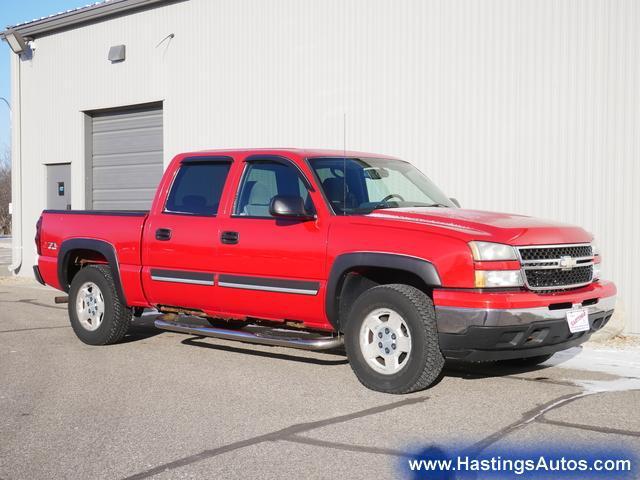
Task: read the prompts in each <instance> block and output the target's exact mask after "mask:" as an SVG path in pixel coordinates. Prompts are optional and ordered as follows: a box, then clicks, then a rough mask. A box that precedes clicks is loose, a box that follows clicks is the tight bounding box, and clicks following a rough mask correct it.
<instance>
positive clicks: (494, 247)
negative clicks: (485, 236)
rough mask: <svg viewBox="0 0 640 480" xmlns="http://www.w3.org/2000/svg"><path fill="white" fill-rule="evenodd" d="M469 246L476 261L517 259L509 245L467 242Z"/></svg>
mask: <svg viewBox="0 0 640 480" xmlns="http://www.w3.org/2000/svg"><path fill="white" fill-rule="evenodd" d="M469 248H471V253H472V254H473V259H474V260H475V261H476V262H490V261H492V260H517V259H518V257H517V256H516V250H515V248H513V247H512V246H511V245H504V244H502V243H492V242H475V241H474V242H469Z"/></svg>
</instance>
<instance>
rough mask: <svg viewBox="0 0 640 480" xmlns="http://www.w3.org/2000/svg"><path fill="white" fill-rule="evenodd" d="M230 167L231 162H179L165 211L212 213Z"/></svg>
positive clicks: (217, 202) (196, 213) (217, 203)
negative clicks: (178, 168)
mask: <svg viewBox="0 0 640 480" xmlns="http://www.w3.org/2000/svg"><path fill="white" fill-rule="evenodd" d="M230 168H231V162H194V163H185V164H183V165H182V166H181V167H180V170H178V173H177V175H176V178H175V180H174V181H173V185H172V186H171V191H170V192H169V196H168V198H167V203H166V205H165V212H168V213H182V214H185V215H205V216H213V215H216V214H217V213H218V208H219V206H220V198H221V197H222V190H223V188H224V184H225V182H226V180H227V176H228V175H229V169H230Z"/></svg>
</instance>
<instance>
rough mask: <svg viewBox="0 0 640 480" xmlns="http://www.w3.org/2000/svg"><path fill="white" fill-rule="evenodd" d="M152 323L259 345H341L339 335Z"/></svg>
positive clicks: (324, 347) (313, 347) (322, 347)
mask: <svg viewBox="0 0 640 480" xmlns="http://www.w3.org/2000/svg"><path fill="white" fill-rule="evenodd" d="M154 323H155V325H156V328H159V329H161V330H168V331H170V332H176V333H186V334H189V335H199V336H202V337H213V338H221V339H223V340H238V341H240V342H248V343H258V344H261V345H271V346H273V347H291V348H300V349H302V350H330V349H332V348H336V347H339V346H340V345H342V337H340V336H333V337H316V336H313V335H312V334H309V335H308V336H309V338H304V337H303V336H300V332H294V333H296V334H297V335H298V336H296V337H290V336H284V335H282V336H279V335H274V334H273V332H274V330H271V334H269V330H267V331H266V332H264V331H262V332H255V333H254V332H250V331H247V330H227V329H224V328H215V327H203V326H200V325H190V324H187V323H181V322H167V321H164V320H156V321H155V322H154ZM280 331H282V330H280Z"/></svg>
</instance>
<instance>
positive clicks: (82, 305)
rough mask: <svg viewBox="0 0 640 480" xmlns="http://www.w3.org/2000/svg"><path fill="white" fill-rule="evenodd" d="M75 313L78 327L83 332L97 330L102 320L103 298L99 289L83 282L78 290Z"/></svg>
mask: <svg viewBox="0 0 640 480" xmlns="http://www.w3.org/2000/svg"><path fill="white" fill-rule="evenodd" d="M76 313H77V314H78V320H79V321H80V325H82V328H84V329H85V330H89V331H93V330H97V329H98V328H99V327H100V325H102V320H103V318H104V297H103V296H102V292H101V291H100V288H99V287H98V286H97V285H96V284H95V283H93V282H85V283H83V284H82V286H81V287H80V289H79V290H78V296H77V297H76Z"/></svg>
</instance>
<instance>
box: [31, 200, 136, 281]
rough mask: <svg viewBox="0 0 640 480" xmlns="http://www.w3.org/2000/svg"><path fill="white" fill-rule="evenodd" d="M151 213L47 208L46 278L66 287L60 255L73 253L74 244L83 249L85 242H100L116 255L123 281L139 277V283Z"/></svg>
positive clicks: (42, 260)
mask: <svg viewBox="0 0 640 480" xmlns="http://www.w3.org/2000/svg"><path fill="white" fill-rule="evenodd" d="M148 213H149V212H147V211H141V210H45V211H43V212H42V217H41V222H42V224H41V228H40V231H41V235H42V238H41V241H40V245H41V252H40V259H39V262H38V263H39V266H40V273H41V275H42V279H43V280H44V281H45V282H46V283H47V284H49V285H53V286H55V287H57V288H60V289H62V290H66V285H61V284H60V278H59V277H60V272H58V256H59V255H66V254H69V245H70V244H73V249H82V247H83V242H84V243H87V242H95V241H100V242H103V243H104V244H105V248H107V249H108V250H112V251H113V254H114V255H116V257H117V258H116V261H117V265H118V268H119V270H120V272H119V274H120V277H121V280H122V283H123V284H125V283H127V284H128V283H129V282H130V281H133V280H135V282H136V283H138V284H139V283H140V281H139V272H140V265H141V255H142V249H141V241H142V232H143V229H144V225H145V221H146V219H147V216H148ZM65 242H67V243H66V244H65ZM135 290H137V289H135Z"/></svg>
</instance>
